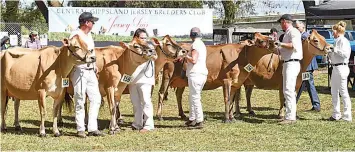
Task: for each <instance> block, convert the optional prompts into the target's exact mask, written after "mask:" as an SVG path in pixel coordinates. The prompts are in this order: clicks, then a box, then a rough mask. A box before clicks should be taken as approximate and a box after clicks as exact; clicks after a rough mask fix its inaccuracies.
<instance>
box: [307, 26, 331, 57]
mask: <svg viewBox="0 0 355 152" xmlns="http://www.w3.org/2000/svg"><path fill="white" fill-rule="evenodd" d="M305 41H306V42H307V43H308V44H309V45H310V46H308V47H307V49H308V52H310V53H312V54H314V55H325V54H327V52H329V51H330V49H331V47H332V46H331V45H330V44H329V43H327V41H326V40H325V38H324V37H323V36H322V35H320V34H319V33H318V32H317V31H316V30H314V29H313V30H312V33H311V35H309V36H308V38H307V39H306V40H304V42H303V44H304V43H305Z"/></svg>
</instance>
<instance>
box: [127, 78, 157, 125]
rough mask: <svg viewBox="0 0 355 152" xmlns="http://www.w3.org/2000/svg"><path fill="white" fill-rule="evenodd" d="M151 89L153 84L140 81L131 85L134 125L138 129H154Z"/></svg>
mask: <svg viewBox="0 0 355 152" xmlns="http://www.w3.org/2000/svg"><path fill="white" fill-rule="evenodd" d="M151 90H152V85H150V84H143V83H138V84H130V85H129V93H130V97H131V102H132V104H133V112H134V121H133V124H132V126H133V127H135V128H137V129H142V128H143V129H147V130H153V129H154V120H153V104H152V99H151ZM143 115H144V120H143Z"/></svg>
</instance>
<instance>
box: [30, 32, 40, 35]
mask: <svg viewBox="0 0 355 152" xmlns="http://www.w3.org/2000/svg"><path fill="white" fill-rule="evenodd" d="M32 34H35V35H38V32H37V31H31V33H30V35H32Z"/></svg>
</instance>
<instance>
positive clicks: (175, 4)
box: [69, 0, 202, 8]
mask: <svg viewBox="0 0 355 152" xmlns="http://www.w3.org/2000/svg"><path fill="white" fill-rule="evenodd" d="M69 5H70V6H74V7H132V8H202V1H191V0H180V1H145V0H135V1H124V2H115V1H110V2H108V1H93V0H88V1H75V0H73V1H70V2H69Z"/></svg>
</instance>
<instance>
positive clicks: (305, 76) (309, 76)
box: [302, 72, 311, 81]
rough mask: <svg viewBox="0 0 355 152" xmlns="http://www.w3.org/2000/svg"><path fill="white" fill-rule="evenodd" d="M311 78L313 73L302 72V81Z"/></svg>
mask: <svg viewBox="0 0 355 152" xmlns="http://www.w3.org/2000/svg"><path fill="white" fill-rule="evenodd" d="M310 78H311V73H310V72H304V73H302V81H304V80H309V79H310Z"/></svg>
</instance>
